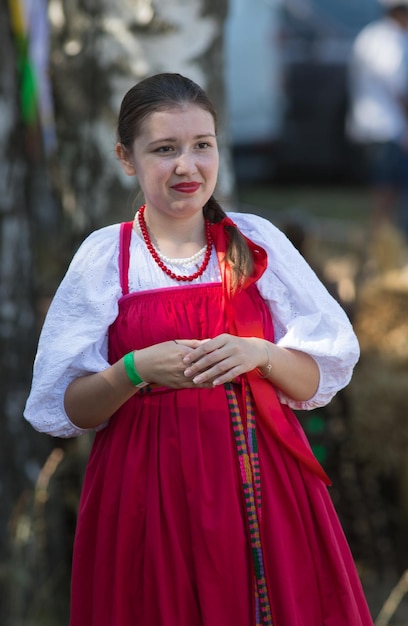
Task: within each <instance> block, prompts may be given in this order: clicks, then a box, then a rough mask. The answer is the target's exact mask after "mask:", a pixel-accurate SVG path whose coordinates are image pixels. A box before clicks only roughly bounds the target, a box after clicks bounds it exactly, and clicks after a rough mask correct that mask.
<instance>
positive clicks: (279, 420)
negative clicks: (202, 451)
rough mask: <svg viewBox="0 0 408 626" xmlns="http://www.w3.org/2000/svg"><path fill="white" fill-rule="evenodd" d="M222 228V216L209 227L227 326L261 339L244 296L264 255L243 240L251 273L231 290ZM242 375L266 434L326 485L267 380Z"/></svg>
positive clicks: (259, 273)
mask: <svg viewBox="0 0 408 626" xmlns="http://www.w3.org/2000/svg"><path fill="white" fill-rule="evenodd" d="M225 226H232V227H234V228H237V227H236V225H235V224H234V222H233V221H232V220H231V219H230V218H229V217H225V218H224V219H223V220H222V221H221V222H218V223H216V224H212V225H211V236H212V238H213V241H214V245H215V249H216V251H217V256H218V261H219V265H220V268H221V276H222V284H223V294H224V306H225V310H226V313H227V317H228V321H229V325H230V332H231V333H232V334H235V335H237V336H239V337H260V338H262V339H264V330H263V325H262V321H261V318H260V315H259V310H258V308H257V306H256V304H255V302H254V301H253V299H252V298H251V296H250V295H249V293H248V287H249V286H250V285H252V284H253V283H255V282H256V281H257V280H258V279H259V278H260V277H261V276H262V274H263V273H264V271H265V269H266V267H267V263H268V256H267V253H266V251H265V250H264V249H263V248H262V247H261V246H258V245H257V244H255V243H254V242H253V241H251V240H250V239H248V238H247V237H245V239H246V241H247V244H248V246H249V248H250V250H251V253H252V256H253V259H254V271H253V273H252V275H251V276H250V277H249V278H248V279H247V280H246V281H245V283H244V285H243V286H242V287H240V288H238V289H236V290H235V291H234V290H233V289H232V283H231V268H230V267H229V265H228V263H227V262H226V260H225V255H226V251H227V247H228V232H227V230H226V229H225V228H224V227H225ZM246 376H247V378H248V383H249V386H250V389H251V393H252V395H253V398H254V400H255V404H256V407H257V410H258V413H259V415H260V417H261V419H262V420H263V423H264V424H265V426H266V427H267V429H268V431H269V432H270V433H271V434H272V436H273V437H275V438H276V439H277V440H278V441H280V442H281V443H282V444H283V445H284V446H285V447H286V448H287V449H288V450H289V451H290V452H291V454H293V456H294V457H295V458H296V459H298V460H299V461H300V462H301V463H303V464H304V465H305V467H307V468H308V469H309V470H310V471H311V472H312V473H313V474H316V476H318V477H319V478H321V480H323V482H324V483H326V484H327V485H330V484H331V481H330V479H329V477H328V476H327V474H326V472H325V471H324V469H323V468H322V466H321V465H320V463H319V462H318V461H317V459H316V457H315V456H314V455H313V452H312V451H311V449H310V448H309V447H308V445H307V444H306V442H305V441H304V440H303V439H302V437H301V436H300V434H299V433H298V432H297V431H296V430H295V429H294V428H293V426H292V424H291V423H290V421H289V420H288V418H287V416H286V414H285V411H290V409H289V407H283V406H282V405H281V403H280V402H279V399H278V396H277V394H276V392H275V389H274V387H273V385H272V384H271V383H270V382H269V381H268V380H266V379H264V378H261V377H260V376H259V375H258V373H257V372H256V370H252V371H250V372H248V373H247V374H246Z"/></svg>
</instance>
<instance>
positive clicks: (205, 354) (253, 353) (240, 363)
mask: <svg viewBox="0 0 408 626" xmlns="http://www.w3.org/2000/svg"><path fill="white" fill-rule="evenodd" d="M183 361H184V363H185V365H186V368H185V370H184V375H185V376H186V377H187V379H190V380H192V381H193V383H194V384H196V385H199V386H202V385H203V384H207V385H208V384H211V385H212V386H215V385H223V384H224V383H227V382H230V381H231V380H234V378H236V377H237V376H240V375H241V374H244V373H245V372H249V371H250V370H253V369H255V368H257V367H259V368H262V367H266V366H267V365H268V363H269V353H268V348H267V342H265V341H264V340H263V339H259V338H257V337H236V336H235V335H228V334H226V333H224V334H222V335H218V337H215V338H214V339H208V340H206V341H202V342H200V345H199V346H197V347H196V348H194V349H193V350H190V351H189V352H187V353H186V355H185V356H184V359H183Z"/></svg>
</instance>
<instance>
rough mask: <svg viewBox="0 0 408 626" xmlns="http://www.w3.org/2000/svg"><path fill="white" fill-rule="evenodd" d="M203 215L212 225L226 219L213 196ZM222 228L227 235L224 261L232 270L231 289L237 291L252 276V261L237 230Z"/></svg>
mask: <svg viewBox="0 0 408 626" xmlns="http://www.w3.org/2000/svg"><path fill="white" fill-rule="evenodd" d="M203 213H204V217H205V218H206V219H208V220H209V221H210V222H211V223H212V224H217V223H218V222H221V220H222V219H223V218H224V217H226V214H225V212H224V211H223V209H222V207H221V205H220V204H219V203H218V202H217V200H216V199H215V198H214V196H211V198H210V199H209V200H208V202H207V204H206V205H205V207H204V210H203ZM224 228H225V230H226V231H227V232H228V235H229V243H228V248H227V253H226V255H225V260H226V261H227V262H228V263H229V265H230V267H231V270H232V284H233V288H234V289H238V288H239V287H240V286H241V285H242V284H243V282H244V281H245V279H246V278H247V277H248V276H250V275H251V274H252V272H253V269H254V261H253V258H252V254H251V252H250V250H249V247H248V245H247V242H246V241H245V238H244V237H243V235H242V234H241V233H240V231H239V230H238V228H236V227H234V226H225V227H224Z"/></svg>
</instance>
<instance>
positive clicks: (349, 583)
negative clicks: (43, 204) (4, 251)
mask: <svg viewBox="0 0 408 626" xmlns="http://www.w3.org/2000/svg"><path fill="white" fill-rule="evenodd" d="M116 151H117V155H118V158H119V161H120V163H121V165H122V167H123V169H124V171H125V173H126V174H127V175H129V176H137V177H138V181H139V184H140V186H141V188H142V190H143V194H144V204H143V205H142V206H140V208H139V209H138V210H137V212H136V215H135V217H134V219H133V220H131V221H129V222H126V223H124V224H114V225H112V226H108V227H105V228H102V229H100V230H97V231H96V232H94V233H93V234H91V235H90V236H89V237H88V238H87V239H86V240H85V241H84V243H83V244H82V246H81V247H80V249H79V250H78V252H77V253H76V255H75V257H74V259H73V261H72V263H71V265H70V267H69V269H68V271H67V274H66V276H65V278H64V279H63V281H62V283H61V285H60V287H59V289H58V290H57V293H56V295H55V297H54V300H53V302H52V304H51V307H50V310H49V312H48V315H47V318H46V321H45V323H44V327H43V330H42V333H41V337H40V341H39V347H38V353H37V356H36V360H35V365H34V375H33V384H32V390H31V393H30V396H29V398H28V400H27V405H26V409H25V417H26V419H27V420H29V421H30V422H31V424H32V425H33V426H34V427H35V428H36V429H38V430H40V431H43V432H46V433H49V434H51V435H54V436H59V437H72V436H78V435H81V434H82V433H85V432H89V431H90V430H91V431H96V434H95V439H94V443H93V447H92V451H91V454H90V458H89V462H88V467H87V472H86V476H85V480H84V485H83V491H82V498H81V504H80V508H79V513H78V523H77V531H76V539H75V546H74V558H73V570H72V600H71V621H70V624H71V626H90V625H91V624H93V625H97V626H138V625H140V626H260V625H264V626H266V625H271V624H275V625H276V626H295V625H296V626H323V624H330V625H331V626H350V624H353V626H370V625H371V626H372V620H371V618H370V615H369V611H368V608H367V604H366V601H365V598H364V595H363V591H362V588H361V584H360V581H359V578H358V575H357V572H356V568H355V565H354V562H353V559H352V556H351V553H350V550H349V547H348V545H347V542H346V539H345V537H344V534H343V531H342V529H341V527H340V524H339V520H338V518H337V516H336V513H335V511H334V508H333V505H332V502H331V500H330V497H329V494H328V491H327V485H328V484H329V482H330V481H329V478H328V477H327V475H326V473H325V472H324V470H323V468H322V467H321V466H320V465H319V463H318V462H317V461H316V459H315V457H314V456H313V454H312V452H311V449H310V446H309V444H308V442H307V440H306V437H305V435H304V433H303V431H302V430H301V428H300V425H299V423H298V421H297V420H296V418H295V416H294V414H293V412H292V410H291V409H292V408H294V409H295V408H300V409H312V408H314V407H317V406H321V405H324V404H326V403H328V402H329V401H330V399H331V398H332V397H333V396H334V395H335V394H336V393H337V392H338V391H339V390H340V389H341V388H343V387H344V386H346V385H347V383H348V382H349V380H350V377H351V375H352V370H353V367H354V365H355V363H356V361H357V359H358V356H359V347H358V343H357V340H356V337H355V334H354V332H353V330H352V327H351V325H350V322H349V320H348V318H347V316H346V315H345V313H344V311H343V310H342V309H341V307H340V306H339V305H338V304H337V302H335V300H334V299H333V298H332V297H331V296H330V295H329V294H328V292H327V290H326V289H325V288H324V287H323V285H322V284H321V283H320V281H319V280H318V279H317V277H316V275H315V274H314V273H313V271H312V270H311V269H310V267H309V266H308V265H307V263H306V262H305V260H304V259H303V258H302V257H301V255H300V254H299V253H298V252H297V251H296V250H295V249H294V247H293V246H292V245H291V244H290V242H289V241H288V239H287V238H286V237H285V236H284V235H283V234H282V233H281V232H280V231H279V230H278V229H277V228H276V227H274V226H273V225H272V224H271V223H270V222H268V221H266V220H264V219H262V218H260V217H257V216H255V215H246V214H240V213H229V214H228V215H227V214H226V213H225V212H224V211H223V209H222V208H221V206H220V205H219V204H218V202H217V201H216V199H215V197H214V190H215V187H216V181H217V175H218V149H217V129H216V112H215V110H214V107H213V105H212V103H211V101H210V100H209V99H208V96H207V95H206V93H205V92H204V91H203V90H202V89H201V88H200V87H199V86H198V85H197V84H195V83H194V82H193V81H191V80H190V79H188V78H186V77H183V76H181V75H179V74H159V75H156V76H152V77H149V78H147V79H145V80H143V81H141V82H140V83H138V84H137V85H136V86H134V87H133V88H131V89H130V90H129V92H128V93H127V94H126V95H125V97H124V99H123V101H122V105H121V109H120V113H119V121H118V142H117V146H116Z"/></svg>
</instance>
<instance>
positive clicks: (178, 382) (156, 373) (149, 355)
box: [134, 339, 212, 389]
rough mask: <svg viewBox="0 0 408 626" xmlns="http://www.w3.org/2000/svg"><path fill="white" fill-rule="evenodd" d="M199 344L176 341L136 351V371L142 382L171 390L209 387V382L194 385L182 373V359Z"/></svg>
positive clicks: (181, 340)
mask: <svg viewBox="0 0 408 626" xmlns="http://www.w3.org/2000/svg"><path fill="white" fill-rule="evenodd" d="M201 343H202V342H201V341H199V340H198V339H177V341H165V342H163V343H157V344H154V345H153V346H149V347H148V348H144V349H143V350H137V351H136V352H135V353H134V360H135V367H136V370H137V372H138V374H139V375H140V376H141V377H142V378H143V380H145V381H147V382H149V383H155V384H157V385H163V386H165V387H171V388H172V389H186V388H188V387H190V388H191V387H211V386H212V385H211V382H210V381H203V382H202V384H200V383H196V382H194V381H193V380H192V379H191V377H187V376H186V375H185V373H184V372H185V369H186V365H185V362H184V359H185V358H186V357H187V356H188V355H189V354H192V353H193V352H194V349H196V348H198V347H199V346H200V345H201Z"/></svg>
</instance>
